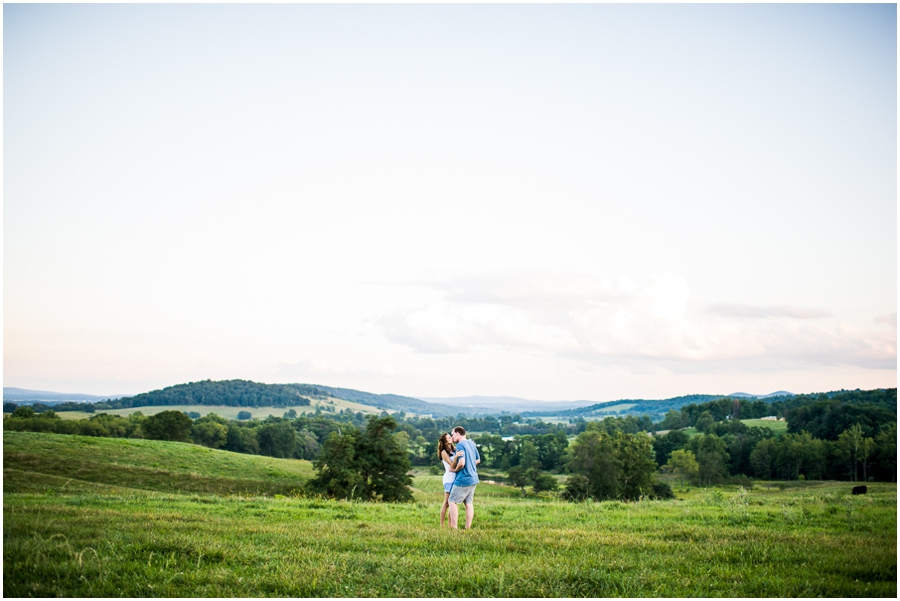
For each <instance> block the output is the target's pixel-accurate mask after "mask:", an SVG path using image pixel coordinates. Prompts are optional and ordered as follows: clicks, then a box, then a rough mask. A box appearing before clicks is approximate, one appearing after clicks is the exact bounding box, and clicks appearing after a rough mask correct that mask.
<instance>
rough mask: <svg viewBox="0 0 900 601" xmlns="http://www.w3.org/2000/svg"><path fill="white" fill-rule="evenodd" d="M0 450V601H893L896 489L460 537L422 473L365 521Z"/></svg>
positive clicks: (203, 483) (264, 469)
mask: <svg viewBox="0 0 900 601" xmlns="http://www.w3.org/2000/svg"><path fill="white" fill-rule="evenodd" d="M3 445H4V448H3V452H4V458H3V466H4V482H3V486H4V498H3V511H4V521H3V559H4V561H3V571H4V583H3V593H4V596H7V597H29V596H37V597H51V596H77V597H108V596H126V597H133V596H137V597H205V596H222V597H259V596H267V597H276V596H277V597H320V596H329V597H373V596H375V597H450V596H454V597H459V596H464V597H542V596H547V597H560V596H561V597H618V596H629V597H638V596H652V597H726V596H727V597H817V596H825V597H896V594H897V548H896V542H897V491H896V485H894V484H882V483H876V484H871V485H869V494H866V495H858V496H854V495H851V494H850V488H851V486H852V485H851V484H849V483H838V482H802V483H797V482H794V483H765V484H762V485H755V486H753V487H752V488H750V489H749V490H748V489H742V488H737V487H724V488H723V487H720V488H716V489H698V488H692V489H690V490H687V489H685V490H676V494H677V496H678V498H677V499H676V500H670V501H640V502H635V503H621V502H616V501H611V502H603V503H593V502H588V503H565V502H561V501H559V500H558V499H557V498H555V497H553V496H536V495H533V494H528V495H525V496H523V495H522V494H521V493H520V492H519V491H518V490H515V489H512V488H510V487H508V486H503V485H502V484H491V483H488V482H486V481H485V482H483V483H482V484H480V485H479V488H478V492H477V493H476V516H475V524H474V528H473V529H472V530H471V531H460V532H451V531H450V530H449V529H446V528H445V529H443V530H442V529H440V528H439V527H438V509H439V505H440V501H441V499H442V493H441V488H440V477H439V476H433V475H430V474H427V473H425V472H421V473H419V472H417V473H416V474H415V477H414V483H413V487H414V493H415V501H414V502H413V503H406V504H385V503H370V504H367V503H359V502H346V501H331V500H325V499H319V498H307V497H303V496H302V495H300V494H298V491H299V490H300V487H301V486H302V483H303V482H304V481H306V480H307V479H308V478H310V477H311V476H312V474H313V471H312V467H311V465H310V464H309V463H308V462H304V461H295V460H286V459H273V458H269V457H259V456H250V455H237V454H234V453H228V452H225V451H213V450H209V449H204V448H202V447H197V446H194V445H188V444H180V443H166V442H157V441H142V440H127V439H101V438H86V437H80V436H65V435H52V434H38V433H20V432H5V433H4V442H3ZM484 479H485V480H489V479H490V477H489V476H487V475H486V476H485V478H484ZM542 494H543V495H547V493H542Z"/></svg>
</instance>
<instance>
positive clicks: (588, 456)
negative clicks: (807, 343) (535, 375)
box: [4, 389, 897, 500]
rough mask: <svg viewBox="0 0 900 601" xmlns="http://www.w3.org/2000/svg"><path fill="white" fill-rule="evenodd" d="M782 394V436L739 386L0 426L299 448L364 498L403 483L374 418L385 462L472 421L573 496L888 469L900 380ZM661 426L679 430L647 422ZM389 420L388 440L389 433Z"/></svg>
mask: <svg viewBox="0 0 900 601" xmlns="http://www.w3.org/2000/svg"><path fill="white" fill-rule="evenodd" d="M868 393H872V394H868ZM789 401H790V403H786V404H785V405H784V406H782V407H781V409H780V411H781V412H782V413H783V414H784V415H785V416H786V419H787V430H788V431H787V433H786V434H783V435H782V436H779V437H776V436H775V434H774V432H773V431H772V430H771V429H769V428H764V427H748V426H747V425H746V424H744V423H743V422H741V421H740V418H747V417H758V416H759V417H761V416H763V415H761V414H763V413H766V409H767V408H768V410H771V407H772V404H769V403H765V402H764V401H760V400H747V399H716V400H713V401H709V402H706V403H700V404H689V405H686V406H684V407H683V408H682V409H681V410H680V411H678V412H670V413H669V414H667V415H666V417H665V418H664V419H663V420H662V421H661V422H660V423H654V422H653V421H652V419H651V418H650V417H649V416H640V417H637V416H624V417H620V416H614V417H608V418H605V419H603V420H597V421H585V420H583V419H582V420H576V421H574V422H572V423H568V424H561V423H552V424H551V423H546V422H543V421H541V420H535V419H523V418H522V416H521V415H500V416H484V417H466V416H465V415H463V414H460V415H457V416H456V417H455V418H451V417H441V418H431V417H418V416H411V417H407V416H406V415H405V414H403V413H402V412H401V413H398V414H395V415H394V416H393V417H390V418H389V416H388V415H387V413H386V412H382V414H381V415H380V416H378V417H371V416H369V417H366V416H365V415H363V414H362V413H360V412H355V413H354V412H352V411H350V410H349V409H345V410H342V411H340V412H337V413H331V414H327V415H326V414H319V415H297V413H296V412H295V411H288V412H286V413H285V414H284V415H283V416H282V417H275V416H269V417H268V418H266V419H263V420H260V419H248V420H230V419H226V418H223V417H221V416H218V415H215V414H212V413H210V414H208V415H206V416H204V417H200V416H199V414H197V413H193V417H194V418H195V419H191V417H189V416H188V415H186V414H185V413H183V412H180V411H171V410H170V411H162V412H160V413H157V414H155V415H151V416H146V415H143V414H142V413H141V412H135V413H133V414H131V415H130V416H128V417H122V416H115V415H111V414H107V413H98V414H95V415H93V416H91V417H90V418H88V419H83V420H62V419H59V416H58V415H56V413H55V412H54V411H53V410H45V411H42V412H35V410H34V408H33V407H29V406H19V407H16V408H15V410H14V411H13V413H12V415H11V416H9V417H7V418H6V419H4V429H7V430H30V431H44V432H56V433H64V434H83V435H89V436H115V437H132V438H151V439H158V440H173V441H181V442H193V443H195V444H200V445H204V446H207V447H210V448H216V449H224V450H228V451H234V452H239V453H251V454H261V455H268V456H272V457H281V458H295V459H307V460H310V461H313V462H314V465H315V466H316V469H317V477H316V478H315V479H314V480H313V481H312V483H311V484H310V486H312V487H313V488H315V489H316V490H317V491H318V492H320V493H322V494H328V495H334V496H341V495H343V496H349V497H351V498H360V499H371V498H382V499H384V498H390V499H395V500H399V499H400V497H402V496H403V495H400V494H399V493H396V492H388V493H386V492H385V491H388V490H394V488H390V487H387V488H386V486H387V485H384V484H377V485H376V484H375V481H379V482H380V481H381V480H383V479H384V477H385V476H384V474H380V473H379V472H377V470H374V468H372V466H371V461H372V459H371V458H372V457H373V456H376V455H373V453H375V451H374V450H373V449H374V447H370V446H367V445H368V444H369V443H368V442H367V441H368V437H369V435H368V434H367V433H368V432H369V428H370V427H374V428H376V430H373V431H372V432H373V436H375V437H376V438H378V439H379V440H380V439H384V440H382V442H380V443H379V445H380V446H378V447H377V448H378V449H380V450H379V451H378V452H381V453H386V452H388V450H389V449H394V450H392V451H390V452H391V453H394V452H395V451H396V449H399V454H400V455H402V461H401V460H400V459H396V460H394V459H392V460H391V461H393V463H392V464H391V465H394V466H395V467H396V466H398V465H399V466H403V465H405V466H407V469H408V467H409V466H412V465H420V466H433V467H434V468H435V469H436V470H438V471H439V470H440V467H439V465H440V464H439V460H438V457H437V449H436V443H437V440H438V438H439V436H440V434H441V433H443V432H447V431H449V430H450V429H451V428H452V427H453V426H456V425H462V426H463V427H464V428H466V429H467V431H469V432H470V433H472V434H473V436H472V439H473V440H474V441H475V443H476V444H477V445H478V447H479V452H480V453H481V456H482V465H483V466H484V467H488V468H493V469H497V470H501V471H504V472H506V473H507V474H508V478H509V481H510V482H511V483H512V484H513V485H515V486H519V487H521V488H523V489H524V487H525V486H526V485H531V486H532V487H533V488H534V490H535V491H541V490H555V489H556V488H557V480H556V478H555V477H554V476H553V474H568V475H569V477H568V479H567V482H566V486H565V488H564V490H563V492H562V495H563V497H564V498H567V499H571V500H580V499H585V498H593V499H597V500H602V499H613V498H616V499H626V500H627V499H635V498H639V497H641V496H644V497H657V498H666V497H668V496H671V490H670V489H668V487H667V486H666V485H665V484H664V483H663V482H661V481H660V480H661V478H659V474H661V473H670V474H673V477H675V478H677V479H679V480H681V481H683V482H684V483H693V484H695V485H701V486H708V485H714V484H718V483H722V482H726V481H741V482H746V481H747V479H748V478H750V477H755V478H761V479H772V478H777V479H793V480H796V479H839V480H851V481H867V480H871V479H874V480H885V481H896V424H897V418H896V389H893V390H889V391H863V392H862V393H861V392H860V391H849V392H844V393H837V394H831V395H824V396H812V395H811V396H810V397H807V398H806V404H805V405H803V404H799V403H797V402H796V399H795V398H791V399H789ZM779 402H782V401H779ZM892 402H893V405H892ZM892 406H893V410H891V407H892ZM676 414H677V415H676ZM691 420H693V422H691ZM372 424H376V426H373V425H372ZM683 424H686V425H683ZM666 425H668V426H679V429H674V428H673V429H670V431H668V432H660V433H657V434H656V435H655V436H651V435H650V434H649V433H650V432H653V431H654V430H657V431H659V430H663V428H662V426H666ZM682 427H693V428H696V430H697V431H698V434H697V435H695V436H690V435H689V434H688V433H687V432H685V431H683V430H681V429H680V428H682ZM375 432H377V435H375V434H374V433H375ZM388 433H389V434H390V441H388V440H387V439H386V438H384V437H385V436H386V435H387V434H388ZM573 437H574V440H572V441H571V442H570V440H571V439H572V438H573ZM395 454H396V453H395ZM391 457H394V455H391ZM357 462H359V463H357ZM366 462H369V463H366ZM367 465H368V466H369V467H366V466H367ZM397 469H399V468H397ZM354 470H355V471H354ZM373 470H374V471H373ZM351 473H357V474H358V475H359V477H360V478H362V479H361V480H359V479H356V477H355V476H351ZM372 474H374V475H372ZM326 475H328V477H327V478H326ZM331 476H334V477H331ZM392 477H393V478H394V481H395V483H396V482H397V481H401V480H402V478H400V479H399V480H397V478H399V477H398V476H396V474H395V475H394V476H392ZM373 478H374V480H373ZM391 486H394V485H393V484H392V485H391ZM398 486H399V485H398ZM385 495H387V496H385Z"/></svg>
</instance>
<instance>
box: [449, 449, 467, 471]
mask: <svg viewBox="0 0 900 601" xmlns="http://www.w3.org/2000/svg"><path fill="white" fill-rule="evenodd" d="M465 466H466V452H465V451H460V452H459V453H457V454H456V464H455V465H453V466H451V468H450V469H451V470H452V471H454V472H458V471H459V470H461V469H462V468H464V467H465Z"/></svg>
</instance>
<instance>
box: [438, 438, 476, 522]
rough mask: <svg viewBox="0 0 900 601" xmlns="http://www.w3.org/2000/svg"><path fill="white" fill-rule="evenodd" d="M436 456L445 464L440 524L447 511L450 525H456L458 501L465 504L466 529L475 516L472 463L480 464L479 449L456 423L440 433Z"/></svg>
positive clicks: (473, 468) (473, 465)
mask: <svg viewBox="0 0 900 601" xmlns="http://www.w3.org/2000/svg"><path fill="white" fill-rule="evenodd" d="M438 456H439V457H440V458H441V463H443V464H444V504H443V505H442V506H441V527H443V526H444V517H445V516H446V515H447V511H448V509H449V512H450V527H451V528H456V527H457V522H458V520H459V508H458V507H457V503H463V504H464V505H465V507H466V530H468V529H469V528H471V527H472V518H473V517H475V506H474V505H473V499H474V496H475V485H476V484H478V471H477V470H476V469H475V466H476V465H478V464H479V463H481V457H480V456H479V455H478V449H477V448H475V443H474V442H472V441H471V440H466V430H465V428H463V427H462V426H456V427H455V428H453V430H451V431H450V433H449V434H441V439H440V440H439V441H438Z"/></svg>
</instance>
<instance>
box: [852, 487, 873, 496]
mask: <svg viewBox="0 0 900 601" xmlns="http://www.w3.org/2000/svg"><path fill="white" fill-rule="evenodd" d="M868 490H869V489H868V488H866V487H865V486H854V487H853V494H854V495H864V494H866V492H867V491H868Z"/></svg>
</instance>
